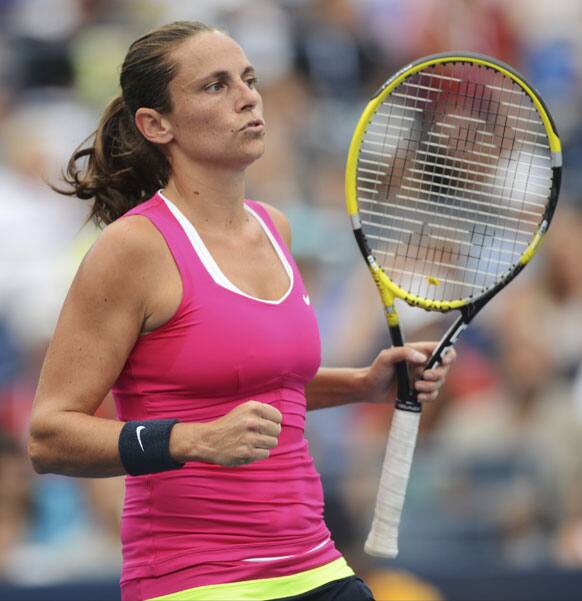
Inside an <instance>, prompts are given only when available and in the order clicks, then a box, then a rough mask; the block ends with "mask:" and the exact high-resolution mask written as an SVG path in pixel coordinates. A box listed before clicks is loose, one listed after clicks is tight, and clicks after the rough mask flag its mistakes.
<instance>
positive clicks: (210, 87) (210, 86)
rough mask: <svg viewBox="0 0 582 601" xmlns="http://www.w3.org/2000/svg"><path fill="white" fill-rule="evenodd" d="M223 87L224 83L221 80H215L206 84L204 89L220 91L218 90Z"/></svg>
mask: <svg viewBox="0 0 582 601" xmlns="http://www.w3.org/2000/svg"><path fill="white" fill-rule="evenodd" d="M223 87H224V83H222V82H221V81H215V82H214V83H211V84H208V85H207V86H206V87H205V88H204V89H205V90H206V91H207V92H213V93H216V92H220V90H222V88H223Z"/></svg>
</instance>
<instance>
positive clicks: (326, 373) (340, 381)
mask: <svg viewBox="0 0 582 601" xmlns="http://www.w3.org/2000/svg"><path fill="white" fill-rule="evenodd" d="M305 396H306V399H307V410H308V411H312V410H314V409H325V408H326V407H336V406H338V405H347V404H349V403H360V402H363V401H366V400H369V399H367V398H366V369H357V368H347V367H339V368H335V367H322V368H320V369H319V371H318V372H317V374H316V376H315V378H313V380H312V381H311V382H309V384H308V385H307V386H306V388H305Z"/></svg>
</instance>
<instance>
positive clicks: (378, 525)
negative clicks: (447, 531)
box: [364, 409, 420, 557]
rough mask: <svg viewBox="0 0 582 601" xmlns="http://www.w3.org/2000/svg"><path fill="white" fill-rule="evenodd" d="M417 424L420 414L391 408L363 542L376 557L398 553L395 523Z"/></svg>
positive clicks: (392, 555)
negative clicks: (384, 448) (380, 473)
mask: <svg viewBox="0 0 582 601" xmlns="http://www.w3.org/2000/svg"><path fill="white" fill-rule="evenodd" d="M419 423H420V413H414V412H410V411H402V410H399V409H396V410H395V411H394V416H393V417H392V426H391V428H390V434H389V435H388V444H387V446H386V456H385V457H384V464H383V466H382V475H381V477H380V486H379V488H378V495H377V497H376V508H375V510H374V519H373V520H372V527H371V528H370V533H369V534H368V538H367V540H366V544H365V545H364V551H366V553H368V555H376V556H378V557H396V556H397V555H398V526H399V524H400V516H401V514H402V507H403V505H404V496H405V495H406V487H407V485H408V477H409V475H410V466H411V465H412V456H413V455H414V447H415V446H416V437H417V435H418V424H419Z"/></svg>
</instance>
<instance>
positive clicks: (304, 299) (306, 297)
mask: <svg viewBox="0 0 582 601" xmlns="http://www.w3.org/2000/svg"><path fill="white" fill-rule="evenodd" d="M303 302H304V303H305V304H306V305H310V304H311V300H310V299H309V296H307V294H304V295H303Z"/></svg>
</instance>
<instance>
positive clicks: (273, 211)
mask: <svg viewBox="0 0 582 601" xmlns="http://www.w3.org/2000/svg"><path fill="white" fill-rule="evenodd" d="M259 204H260V205H261V206H262V207H263V208H264V209H265V210H266V211H267V213H269V215H270V217H271V219H272V220H273V223H274V224H275V227H276V228H277V231H278V232H279V234H280V235H281V238H283V241H284V242H285V244H286V245H287V248H289V249H291V225H290V224H289V220H288V219H287V217H286V216H285V214H284V213H283V212H282V211H280V210H279V209H277V208H275V207H274V206H272V205H270V204H267V203H266V202H261V203H259Z"/></svg>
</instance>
